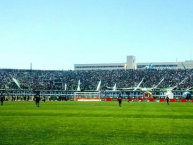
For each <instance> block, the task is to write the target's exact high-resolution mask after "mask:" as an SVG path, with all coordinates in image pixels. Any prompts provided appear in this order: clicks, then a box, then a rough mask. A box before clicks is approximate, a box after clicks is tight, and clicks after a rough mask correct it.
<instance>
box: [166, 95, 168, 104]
mask: <svg viewBox="0 0 193 145" xmlns="http://www.w3.org/2000/svg"><path fill="white" fill-rule="evenodd" d="M166 101H167V104H168V105H169V97H168V96H166Z"/></svg>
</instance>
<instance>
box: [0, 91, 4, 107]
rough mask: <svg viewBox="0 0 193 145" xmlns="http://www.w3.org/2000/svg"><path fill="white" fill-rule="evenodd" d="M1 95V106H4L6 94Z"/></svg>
mask: <svg viewBox="0 0 193 145" xmlns="http://www.w3.org/2000/svg"><path fill="white" fill-rule="evenodd" d="M0 97H1V106H3V101H4V100H5V96H4V95H3V93H1V95H0Z"/></svg>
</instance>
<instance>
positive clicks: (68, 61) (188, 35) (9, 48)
mask: <svg viewBox="0 0 193 145" xmlns="http://www.w3.org/2000/svg"><path fill="white" fill-rule="evenodd" d="M127 55H134V56H136V61H137V62H139V63H140V62H175V61H176V59H177V61H185V60H190V59H193V57H192V56H193V1H192V0H0V68H17V69H29V68H30V62H32V64H33V69H42V70H44V69H45V70H48V69H49V70H62V69H63V70H69V69H73V68H74V64H86V63H123V62H126V56H127Z"/></svg>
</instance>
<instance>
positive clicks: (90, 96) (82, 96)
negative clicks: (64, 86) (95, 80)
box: [74, 92, 101, 101]
mask: <svg viewBox="0 0 193 145" xmlns="http://www.w3.org/2000/svg"><path fill="white" fill-rule="evenodd" d="M74 101H101V99H100V92H74Z"/></svg>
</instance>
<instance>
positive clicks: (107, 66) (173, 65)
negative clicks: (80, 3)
mask: <svg viewBox="0 0 193 145" xmlns="http://www.w3.org/2000/svg"><path fill="white" fill-rule="evenodd" d="M149 64H152V65H153V68H154V69H164V68H168V69H193V60H190V61H185V62H149V63H136V57H135V56H127V60H126V63H101V64H74V70H99V69H100V70H113V69H145V68H146V67H147V66H148V65H149Z"/></svg>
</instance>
